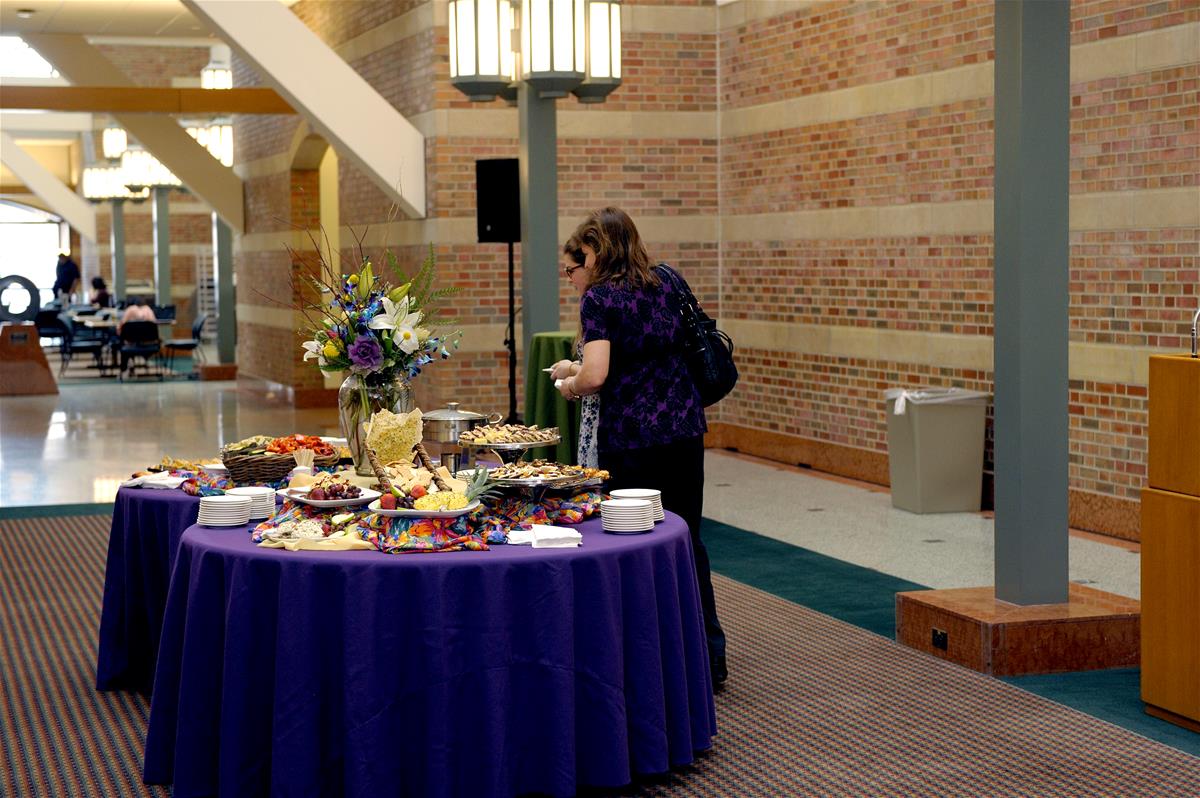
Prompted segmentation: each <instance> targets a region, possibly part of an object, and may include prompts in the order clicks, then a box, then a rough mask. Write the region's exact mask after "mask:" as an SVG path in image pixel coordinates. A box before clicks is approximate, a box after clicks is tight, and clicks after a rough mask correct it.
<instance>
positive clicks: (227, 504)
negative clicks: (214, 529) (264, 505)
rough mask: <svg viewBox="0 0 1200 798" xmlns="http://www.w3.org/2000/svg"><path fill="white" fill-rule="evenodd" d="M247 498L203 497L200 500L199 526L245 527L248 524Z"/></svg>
mask: <svg viewBox="0 0 1200 798" xmlns="http://www.w3.org/2000/svg"><path fill="white" fill-rule="evenodd" d="M252 502H253V499H251V498H250V497H249V496H230V495H228V494H226V495H224V496H203V497H201V498H200V519H199V523H200V526H245V525H246V524H248V523H250V505H251V504H252Z"/></svg>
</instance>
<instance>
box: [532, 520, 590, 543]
mask: <svg viewBox="0 0 1200 798" xmlns="http://www.w3.org/2000/svg"><path fill="white" fill-rule="evenodd" d="M582 544H583V535H581V534H579V533H578V532H576V531H575V530H574V529H566V528H564V527H561V526H542V525H541V524H533V547H534V548H535V549H573V548H575V547H576V546H579V545H582Z"/></svg>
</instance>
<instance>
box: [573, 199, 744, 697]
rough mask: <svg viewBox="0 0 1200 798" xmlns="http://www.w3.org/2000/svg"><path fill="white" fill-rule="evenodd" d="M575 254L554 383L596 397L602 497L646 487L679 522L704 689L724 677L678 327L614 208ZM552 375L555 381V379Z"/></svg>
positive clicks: (700, 427) (698, 442)
mask: <svg viewBox="0 0 1200 798" xmlns="http://www.w3.org/2000/svg"><path fill="white" fill-rule="evenodd" d="M572 238H573V239H575V240H576V241H577V242H578V249H579V250H580V252H582V253H583V256H584V258H583V264H582V267H581V269H580V270H579V271H578V272H576V271H572V272H571V277H572V282H574V281H575V277H576V275H582V279H581V282H582V283H583V285H584V289H583V297H582V299H581V301H580V303H579V317H580V330H581V335H580V338H581V340H582V341H583V363H582V365H581V366H580V368H579V369H578V371H577V372H576V373H574V374H572V375H570V376H567V377H566V378H564V379H563V382H562V384H561V386H560V387H559V391H560V392H561V393H562V395H563V396H564V397H566V398H567V399H568V400H575V399H579V398H581V397H585V396H593V395H596V394H599V395H600V402H601V405H602V406H603V408H604V412H603V413H601V414H600V416H599V424H598V427H597V450H598V452H599V460H600V467H601V468H603V469H605V470H606V471H608V472H609V473H610V474H611V477H610V480H609V487H610V489H617V488H655V489H658V490H660V491H662V503H663V507H664V508H665V509H667V510H670V511H671V512H673V513H676V514H678V515H680V516H682V518H683V520H684V521H686V522H687V525H688V531H689V532H690V533H691V538H692V554H693V556H694V564H695V568H696V577H697V580H698V582H699V586H700V601H701V604H702V606H703V608H704V628H705V634H706V636H707V638H708V656H709V662H710V664H711V666H712V676H713V684H714V687H716V688H718V689H719V688H720V686H721V685H722V684H723V683H724V682H725V680H726V678H727V677H728V675H729V671H728V666H727V664H726V659H725V632H724V630H722V629H721V624H720V621H719V620H718V619H717V605H716V599H715V597H714V595H713V586H712V574H711V571H710V567H709V562H708V551H707V550H706V549H705V547H704V543H703V542H702V541H701V540H700V517H701V511H702V507H703V502H704V433H705V431H707V429H708V426H707V424H706V422H705V419H704V405H703V403H702V402H701V400H700V394H699V392H698V391H697V390H696V386H695V383H693V381H692V377H691V375H690V374H689V373H688V370H687V367H686V366H685V365H684V361H683V358H682V357H680V354H679V352H680V344H679V343H678V342H679V341H680V340H681V338H682V335H683V329H682V323H681V320H680V316H679V313H678V311H677V310H675V309H673V305H672V303H673V298H672V297H670V296H669V295H668V292H669V290H670V289H669V288H668V287H667V286H665V285H664V284H663V282H662V281H661V280H660V279H659V277H658V275H657V274H656V273H655V269H654V264H653V263H652V262H651V261H650V256H649V255H648V254H647V252H646V248H645V246H644V245H643V244H642V239H641V236H640V235H639V234H638V230H637V227H636V226H635V225H634V223H633V220H632V219H630V218H629V215H628V214H627V213H625V212H624V211H623V210H621V209H620V208H612V207H609V208H602V209H601V210H598V211H594V212H592V213H591V215H589V216H588V218H587V219H586V220H584V222H583V223H582V224H580V225H579V227H578V228H576V230H575V233H574V235H573V236H572ZM560 373H561V372H560Z"/></svg>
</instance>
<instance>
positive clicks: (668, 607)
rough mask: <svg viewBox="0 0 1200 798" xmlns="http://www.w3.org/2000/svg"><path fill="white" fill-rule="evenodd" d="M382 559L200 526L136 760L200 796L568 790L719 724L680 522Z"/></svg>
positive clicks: (688, 756) (659, 756)
mask: <svg viewBox="0 0 1200 798" xmlns="http://www.w3.org/2000/svg"><path fill="white" fill-rule="evenodd" d="M576 528H577V529H579V530H580V531H581V532H582V533H583V546H582V547H579V548H573V549H532V548H530V547H528V546H493V547H492V549H491V550H490V551H485V552H469V551H464V552H447V553H438V554H420V555H384V554H380V553H377V552H364V551H357V552H309V551H300V552H289V551H283V550H279V549H266V548H260V547H256V546H254V545H253V544H252V543H251V541H250V539H249V535H248V534H247V529H246V528H242V527H237V528H234V529H208V528H204V527H199V526H193V527H190V528H189V529H188V530H187V531H186V532H184V534H183V539H182V540H181V541H180V547H179V553H178V555H177V559H176V563H175V570H174V574H173V576H172V580H171V589H170V596H169V598H168V602H167V612H166V617H165V619H164V622H163V634H162V643H161V646H160V649H159V656H158V668H157V672H156V675H155V683H154V687H155V689H154V695H153V698H152V703H151V711H150V724H149V729H148V732H147V737H146V758H145V767H144V772H143V776H144V778H145V781H146V782H147V783H148V784H166V783H172V782H173V783H174V793H173V794H174V795H175V798H187V797H188V796H200V795H217V794H219V795H221V796H223V798H226V797H228V796H267V795H271V796H275V795H279V796H285V795H304V796H331V795H337V796H343V795H344V796H361V797H362V798H376V796H472V798H485V797H486V796H509V795H519V794H524V793H530V792H536V793H543V794H549V795H555V796H567V795H574V794H575V793H576V791H577V789H578V788H579V787H580V786H583V785H592V786H600V787H615V786H620V785H623V784H627V783H628V782H629V781H630V780H631V778H632V776H633V775H634V774H635V773H660V772H664V771H666V770H668V769H669V768H671V767H674V766H679V765H683V764H686V763H689V762H691V761H692V760H693V758H694V756H695V752H696V751H700V750H705V749H707V748H709V747H710V745H711V740H712V736H713V735H714V734H715V733H716V712H715V707H714V704H713V697H712V682H711V678H710V675H709V665H708V654H707V647H706V643H705V637H704V622H703V618H702V616H701V611H700V598H699V593H698V590H697V586H696V577H695V570H694V568H693V565H692V552H691V543H690V540H689V537H688V533H687V527H686V525H685V524H684V523H683V521H682V520H681V519H680V518H679V517H678V516H675V515H672V514H670V513H668V514H667V517H666V520H664V521H662V522H660V523H659V524H658V525H657V526H656V527H655V529H654V530H653V531H652V532H650V533H648V534H645V535H632V536H630V535H609V534H605V533H604V532H602V531H601V529H600V522H599V521H598V520H593V521H588V522H585V523H583V524H580V525H579V526H578V527H576Z"/></svg>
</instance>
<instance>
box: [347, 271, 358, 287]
mask: <svg viewBox="0 0 1200 798" xmlns="http://www.w3.org/2000/svg"><path fill="white" fill-rule="evenodd" d="M346 282H348V283H350V285H358V275H357V274H352V275H350V276H349V277H347V278H346Z"/></svg>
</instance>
